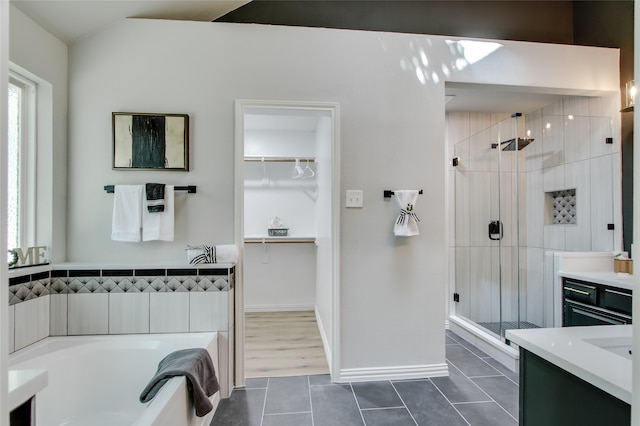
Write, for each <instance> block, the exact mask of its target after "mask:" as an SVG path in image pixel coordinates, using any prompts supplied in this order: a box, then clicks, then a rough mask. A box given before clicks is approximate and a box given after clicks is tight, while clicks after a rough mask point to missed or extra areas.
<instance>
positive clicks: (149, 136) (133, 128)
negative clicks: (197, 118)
mask: <svg viewBox="0 0 640 426" xmlns="http://www.w3.org/2000/svg"><path fill="white" fill-rule="evenodd" d="M111 115H112V131H113V163H112V167H113V169H114V170H167V171H189V115H188V114H157V113H137V112H136V113H133V112H113V113H112V114H111Z"/></svg>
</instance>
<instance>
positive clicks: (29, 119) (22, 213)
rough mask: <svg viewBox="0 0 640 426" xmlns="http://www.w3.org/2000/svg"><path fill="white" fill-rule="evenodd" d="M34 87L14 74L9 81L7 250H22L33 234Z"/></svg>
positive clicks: (31, 83)
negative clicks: (18, 248) (17, 248)
mask: <svg viewBox="0 0 640 426" xmlns="http://www.w3.org/2000/svg"><path fill="white" fill-rule="evenodd" d="M35 96H36V85H35V84H34V83H33V82H31V81H29V80H28V79H26V78H23V77H21V76H19V75H17V74H13V73H12V74H10V79H9V109H8V112H9V123H8V127H9V143H8V147H7V150H8V167H7V175H8V176H7V186H8V205H7V207H8V215H7V216H8V218H7V219H8V220H7V222H8V223H7V225H8V229H7V246H8V247H7V248H8V249H12V248H16V247H20V248H23V247H26V246H27V245H29V244H31V243H32V241H30V240H31V238H32V235H33V234H34V230H33V226H34V220H33V217H34V212H35V205H34V204H35V203H34V202H33V201H32V200H33V198H34V195H35V189H34V188H33V185H34V183H35V182H34V179H33V178H32V176H33V175H34V173H35V164H34V163H35V162H34V158H33V153H34V152H35V151H34V144H35V131H34V128H35Z"/></svg>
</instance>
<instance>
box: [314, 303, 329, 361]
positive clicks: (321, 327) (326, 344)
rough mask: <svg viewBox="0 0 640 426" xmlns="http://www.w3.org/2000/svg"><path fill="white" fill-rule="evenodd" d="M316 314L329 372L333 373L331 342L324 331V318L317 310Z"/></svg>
mask: <svg viewBox="0 0 640 426" xmlns="http://www.w3.org/2000/svg"><path fill="white" fill-rule="evenodd" d="M315 312H316V322H317V323H318V330H320V338H321V339H322V347H323V348H324V356H325V358H327V364H328V365H329V371H331V346H330V345H329V340H328V339H327V334H326V333H325V331H324V324H322V318H321V317H320V314H319V313H318V309H317V308H316V309H315Z"/></svg>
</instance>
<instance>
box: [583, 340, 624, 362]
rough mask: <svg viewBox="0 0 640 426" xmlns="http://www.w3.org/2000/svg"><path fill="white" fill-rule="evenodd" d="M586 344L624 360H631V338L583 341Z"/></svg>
mask: <svg viewBox="0 0 640 426" xmlns="http://www.w3.org/2000/svg"><path fill="white" fill-rule="evenodd" d="M583 340H584V341H585V342H586V343H589V344H591V345H594V346H597V347H599V348H601V349H604V350H605V351H609V352H611V353H614V354H616V355H618V356H621V357H624V358H626V359H631V358H632V356H631V347H632V343H633V341H632V339H631V337H601V338H597V339H583Z"/></svg>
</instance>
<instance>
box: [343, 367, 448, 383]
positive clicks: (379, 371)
mask: <svg viewBox="0 0 640 426" xmlns="http://www.w3.org/2000/svg"><path fill="white" fill-rule="evenodd" d="M448 375H449V367H448V366H447V364H446V363H444V364H431V365H411V366H397V367H376V368H345V369H342V370H340V377H339V378H338V379H337V380H335V381H336V382H338V383H348V382H371V381H378V380H409V379H427V378H430V377H442V376H448Z"/></svg>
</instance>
